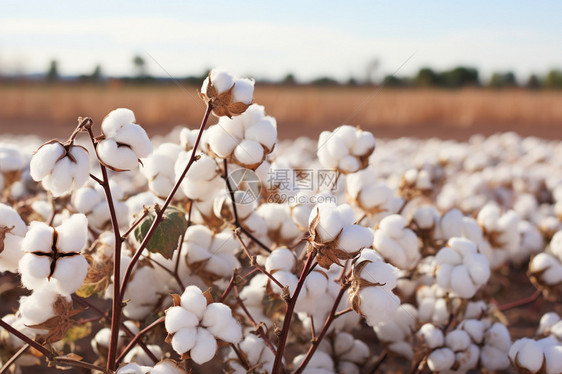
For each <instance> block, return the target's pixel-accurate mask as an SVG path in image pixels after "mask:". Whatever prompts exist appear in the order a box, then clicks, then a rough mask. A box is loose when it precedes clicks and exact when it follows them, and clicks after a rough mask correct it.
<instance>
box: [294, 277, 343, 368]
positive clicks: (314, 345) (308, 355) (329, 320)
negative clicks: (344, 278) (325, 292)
mask: <svg viewBox="0 0 562 374" xmlns="http://www.w3.org/2000/svg"><path fill="white" fill-rule="evenodd" d="M348 287H349V284H348V283H345V284H344V285H342V287H341V289H340V292H339V293H338V295H337V296H336V300H335V301H334V305H333V306H332V310H331V311H330V314H329V315H328V318H326V321H325V322H324V326H322V330H321V331H320V334H318V337H317V338H316V339H315V340H314V341H313V342H312V345H311V346H310V348H309V349H308V352H306V356H305V358H304V361H303V362H301V364H300V365H299V367H298V368H297V370H296V371H295V373H294V374H300V373H302V372H303V371H304V369H305V368H306V365H308V362H309V361H310V359H311V358H312V356H313V355H314V352H316V349H317V348H318V346H319V345H320V342H321V341H322V339H324V336H325V335H326V333H327V332H328V329H329V328H330V325H331V324H332V322H334V320H335V319H336V318H337V317H338V315H337V314H338V313H337V310H338V306H339V305H340V302H341V299H342V297H343V295H344V294H345V292H346V291H347V288H348Z"/></svg>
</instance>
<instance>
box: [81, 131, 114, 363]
mask: <svg viewBox="0 0 562 374" xmlns="http://www.w3.org/2000/svg"><path fill="white" fill-rule="evenodd" d="M85 128H86V130H87V131H88V134H89V135H90V139H91V141H92V146H93V147H94V150H96V155H97V142H96V138H95V136H94V132H93V131H92V121H91V120H90V121H89V122H88V124H87V125H85ZM98 160H99V156H98ZM100 170H101V175H102V180H101V182H102V184H101V186H102V188H103V191H104V192H105V198H106V200H107V205H108V207H109V215H110V216H111V225H112V228H113V235H114V237H115V248H114V251H113V306H112V311H113V313H112V314H111V340H110V341H109V350H108V354H107V369H108V370H115V355H116V352H117V339H118V337H119V325H120V324H121V299H120V297H119V283H120V281H119V280H120V279H121V274H120V272H121V247H122V244H123V238H122V237H121V233H120V232H119V222H118V221H117V214H116V213H115V205H114V203H113V196H112V195H111V188H110V186H109V177H108V175H107V169H106V167H105V166H104V165H103V164H102V163H101V162H100Z"/></svg>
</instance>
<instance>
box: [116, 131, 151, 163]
mask: <svg viewBox="0 0 562 374" xmlns="http://www.w3.org/2000/svg"><path fill="white" fill-rule="evenodd" d="M113 138H114V139H115V141H116V142H117V144H120V143H121V144H127V145H128V146H129V147H131V149H132V150H133V152H135V154H136V155H137V158H143V157H148V155H150V153H151V152H152V150H153V147H152V143H151V142H150V139H148V135H147V134H146V131H144V129H143V128H142V127H141V126H139V125H137V124H129V125H126V126H124V127H122V128H121V129H119V130H118V131H117V133H116V134H115V135H114V136H113Z"/></svg>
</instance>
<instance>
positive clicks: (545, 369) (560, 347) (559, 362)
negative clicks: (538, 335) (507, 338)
mask: <svg viewBox="0 0 562 374" xmlns="http://www.w3.org/2000/svg"><path fill="white" fill-rule="evenodd" d="M509 359H510V360H511V362H512V364H513V365H514V366H515V367H516V368H517V369H519V370H520V371H521V372H525V373H546V374H556V373H560V372H562V344H560V342H558V341H557V340H556V339H553V338H550V337H548V338H543V339H540V340H534V339H530V338H522V339H519V340H516V341H515V342H514V343H513V345H512V346H511V348H510V349H509Z"/></svg>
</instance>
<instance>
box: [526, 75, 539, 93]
mask: <svg viewBox="0 0 562 374" xmlns="http://www.w3.org/2000/svg"><path fill="white" fill-rule="evenodd" d="M541 86H542V83H541V80H540V79H539V77H537V76H536V75H535V74H531V76H530V77H529V80H527V83H526V84H525V87H527V88H530V89H534V90H535V89H538V88H541Z"/></svg>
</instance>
